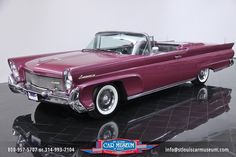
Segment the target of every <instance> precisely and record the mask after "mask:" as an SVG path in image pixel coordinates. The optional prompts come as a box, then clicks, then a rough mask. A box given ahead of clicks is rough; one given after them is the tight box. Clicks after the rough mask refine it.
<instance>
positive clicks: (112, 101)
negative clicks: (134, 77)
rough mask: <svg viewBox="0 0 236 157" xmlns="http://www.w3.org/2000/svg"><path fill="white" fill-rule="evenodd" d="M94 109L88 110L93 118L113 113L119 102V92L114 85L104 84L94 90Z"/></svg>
mask: <svg viewBox="0 0 236 157" xmlns="http://www.w3.org/2000/svg"><path fill="white" fill-rule="evenodd" d="M94 103H95V109H94V110H93V111H90V112H89V115H90V116H92V117H94V118H101V117H107V116H110V115H111V114H113V113H114V111H115V110H116V108H117V106H118V103H119V94H118V92H117V89H116V87H115V86H114V85H111V84H109V85H104V86H102V87H101V88H98V89H96V90H95V91H94Z"/></svg>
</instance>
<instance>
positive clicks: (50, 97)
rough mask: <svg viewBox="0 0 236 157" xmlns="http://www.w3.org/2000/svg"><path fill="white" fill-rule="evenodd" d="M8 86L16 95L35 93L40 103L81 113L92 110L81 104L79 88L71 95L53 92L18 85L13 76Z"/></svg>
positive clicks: (9, 78) (27, 85)
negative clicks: (61, 105) (66, 107)
mask: <svg viewBox="0 0 236 157" xmlns="http://www.w3.org/2000/svg"><path fill="white" fill-rule="evenodd" d="M8 86H9V88H10V89H11V90H12V91H13V92H15V93H21V94H25V95H28V93H29V92H30V93H35V94H37V95H38V97H39V101H42V102H50V103H56V104H64V105H69V106H70V107H71V108H72V109H73V110H75V111H77V112H79V113H82V112H85V111H90V110H92V109H86V108H85V107H84V106H83V105H82V103H81V102H80V100H79V89H78V88H75V89H73V90H72V91H71V92H70V93H69V94H68V93H66V92H61V91H51V90H48V89H44V88H40V87H37V86H34V85H32V84H29V83H25V84H24V83H17V82H16V81H15V79H14V77H13V75H12V74H11V75H10V76H9V77H8Z"/></svg>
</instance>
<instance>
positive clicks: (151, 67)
mask: <svg viewBox="0 0 236 157" xmlns="http://www.w3.org/2000/svg"><path fill="white" fill-rule="evenodd" d="M185 54H186V50H181V51H173V52H167V53H163V54H160V55H154V56H149V61H146V62H147V63H148V65H146V66H145V67H144V68H142V71H143V72H142V76H143V82H144V89H145V90H146V91H148V90H152V89H155V88H162V87H164V86H173V85H175V84H178V83H181V82H183V81H186V80H188V79H189V78H190V76H191V75H192V74H191V68H192V65H189V61H188V60H187V59H186V55H185Z"/></svg>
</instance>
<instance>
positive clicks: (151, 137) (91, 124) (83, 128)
mask: <svg viewBox="0 0 236 157" xmlns="http://www.w3.org/2000/svg"><path fill="white" fill-rule="evenodd" d="M230 94H231V89H226V88H222V87H213V86H202V87H196V86H192V85H191V84H187V83H186V84H184V85H181V86H178V87H174V88H171V89H168V90H164V91H161V92H158V93H155V94H152V95H149V96H146V97H143V98H140V99H137V100H135V101H132V102H129V103H128V104H124V105H122V106H121V107H120V108H119V109H118V111H117V112H116V113H115V115H113V116H112V117H110V118H107V119H101V120H95V119H92V118H90V117H89V116H88V115H87V114H80V115H78V114H76V113H74V112H73V111H72V110H70V108H67V107H64V106H58V105H52V104H43V103H41V104H39V105H38V107H37V109H36V110H35V113H34V114H28V115H23V116H19V117H17V118H16V119H15V121H14V124H13V130H14V131H13V132H14V135H16V136H18V140H17V143H16V145H17V147H25V146H34V147H45V146H46V147H55V146H62V147H65V146H73V147H76V148H86V147H88V146H89V145H94V142H95V141H96V140H97V139H105V140H106V139H113V138H128V139H140V140H141V141H143V142H144V143H161V142H164V141H166V140H169V139H171V138H173V137H174V136H176V135H178V134H180V133H181V132H183V131H186V130H192V129H194V128H196V127H198V126H200V125H202V124H204V123H206V122H207V121H208V120H209V119H211V118H215V117H217V116H218V115H221V114H223V113H224V112H227V111H229V109H230V108H229V106H228V104H229V102H230V99H231V95H230ZM90 148H91V146H90ZM77 153H81V152H79V149H77ZM40 155H42V156H47V155H48V154H47V153H41V154H40ZM64 155H65V156H71V155H73V154H69V153H68V154H64ZM77 155H78V154H77Z"/></svg>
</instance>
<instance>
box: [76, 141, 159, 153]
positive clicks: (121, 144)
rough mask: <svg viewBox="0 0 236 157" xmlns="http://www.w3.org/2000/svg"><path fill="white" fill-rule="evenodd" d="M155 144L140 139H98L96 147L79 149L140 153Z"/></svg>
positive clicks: (93, 151)
mask: <svg viewBox="0 0 236 157" xmlns="http://www.w3.org/2000/svg"><path fill="white" fill-rule="evenodd" d="M157 146H158V145H157V144H152V145H147V144H142V142H140V140H129V139H111V140H98V141H97V142H96V148H92V149H81V151H83V152H86V153H90V154H112V155H124V154H137V153H142V152H143V151H144V150H150V149H153V148H154V147H157Z"/></svg>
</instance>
